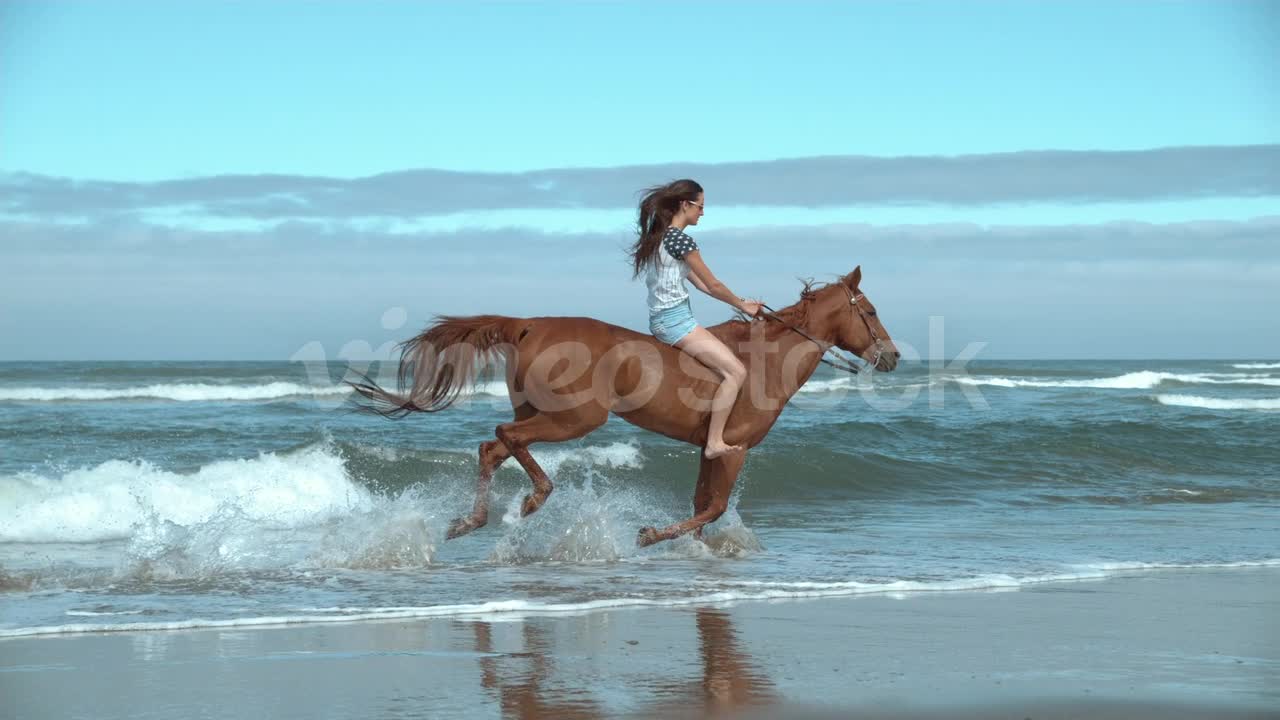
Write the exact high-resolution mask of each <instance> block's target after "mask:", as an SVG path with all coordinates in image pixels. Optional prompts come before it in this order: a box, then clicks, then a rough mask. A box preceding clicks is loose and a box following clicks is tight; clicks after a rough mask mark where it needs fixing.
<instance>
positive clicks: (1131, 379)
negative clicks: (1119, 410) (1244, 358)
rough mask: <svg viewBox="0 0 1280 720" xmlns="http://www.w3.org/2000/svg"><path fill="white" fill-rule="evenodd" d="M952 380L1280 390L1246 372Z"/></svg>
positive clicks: (1274, 381)
mask: <svg viewBox="0 0 1280 720" xmlns="http://www.w3.org/2000/svg"><path fill="white" fill-rule="evenodd" d="M947 379H948V380H950V381H952V382H955V383H959V384H961V385H990V386H993V387H1004V388H1019V387H1042V388H1097V389H1103V390H1152V389H1154V388H1155V387H1156V386H1158V385H1160V384H1162V383H1182V384H1185V385H1198V384H1208V385H1267V386H1276V387H1280V378H1274V377H1270V376H1267V375H1257V374H1242V373H1170V372H1156V371H1152V370H1141V371H1139V372H1131V373H1125V374H1124V375H1117V376H1115V377H1107V378H1087V379H1081V380H1038V379H1025V378H1007V377H1000V376H993V377H971V376H956V377H949V378H947Z"/></svg>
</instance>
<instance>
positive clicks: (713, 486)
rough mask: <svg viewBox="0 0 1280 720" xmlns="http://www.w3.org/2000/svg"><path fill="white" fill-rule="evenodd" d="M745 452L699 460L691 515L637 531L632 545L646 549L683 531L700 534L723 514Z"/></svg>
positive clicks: (745, 455) (744, 458)
mask: <svg viewBox="0 0 1280 720" xmlns="http://www.w3.org/2000/svg"><path fill="white" fill-rule="evenodd" d="M746 459H747V451H746V450H740V451H737V452H731V453H725V454H724V455H721V456H720V457H718V458H716V459H714V460H707V459H706V458H705V457H704V458H703V461H702V468H701V469H700V471H699V472H698V487H697V489H696V490H695V491H694V496H693V504H694V515H693V517H691V518H689V519H688V520H683V521H681V522H678V523H675V524H673V525H668V526H667V527H665V528H662V529H661V530H658V529H656V528H651V527H644V528H640V533H639V535H638V536H637V537H636V544H637V545H639V546H640V547H646V546H648V545H652V544H654V543H656V542H661V541H663V540H671V539H672V538H677V537H680V536H681V535H684V534H685V533H687V532H695V531H696V532H698V533H699V534H700V533H701V532H702V527H703V526H704V525H706V524H707V523H710V522H715V520H716V518H718V517H720V516H721V515H723V514H724V511H725V510H727V509H728V508H729V494H730V493H732V492H733V484H734V482H736V481H737V479H738V472H739V471H740V470H742V464H743V463H744V462H746Z"/></svg>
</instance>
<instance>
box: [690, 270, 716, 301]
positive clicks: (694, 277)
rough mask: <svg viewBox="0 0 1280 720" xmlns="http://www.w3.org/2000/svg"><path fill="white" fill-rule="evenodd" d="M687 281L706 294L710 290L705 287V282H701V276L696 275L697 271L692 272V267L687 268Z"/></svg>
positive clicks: (709, 292)
mask: <svg viewBox="0 0 1280 720" xmlns="http://www.w3.org/2000/svg"><path fill="white" fill-rule="evenodd" d="M689 281H690V282H692V283H693V286H694V287H696V288H698V289H699V290H701V291H702V292H704V293H706V294H708V295H710V294H711V291H710V290H708V289H707V284H706V283H704V282H702V278H700V277H698V273H696V272H694V271H693V268H689Z"/></svg>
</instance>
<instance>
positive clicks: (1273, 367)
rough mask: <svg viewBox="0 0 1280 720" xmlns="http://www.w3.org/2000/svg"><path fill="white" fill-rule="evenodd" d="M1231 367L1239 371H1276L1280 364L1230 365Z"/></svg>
mask: <svg viewBox="0 0 1280 720" xmlns="http://www.w3.org/2000/svg"><path fill="white" fill-rule="evenodd" d="M1231 367H1233V368H1239V369H1241V370H1277V369H1280V362H1254V363H1232V364H1231Z"/></svg>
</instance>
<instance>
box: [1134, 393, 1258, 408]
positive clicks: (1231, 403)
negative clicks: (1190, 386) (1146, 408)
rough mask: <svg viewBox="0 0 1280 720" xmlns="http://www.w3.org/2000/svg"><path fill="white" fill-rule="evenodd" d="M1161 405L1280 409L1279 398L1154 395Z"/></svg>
mask: <svg viewBox="0 0 1280 720" xmlns="http://www.w3.org/2000/svg"><path fill="white" fill-rule="evenodd" d="M1156 402H1158V403H1160V404H1161V405H1173V406H1176V407H1193V408H1202V409H1205V410H1280V398H1210V397H1200V396H1198V395H1156Z"/></svg>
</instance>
